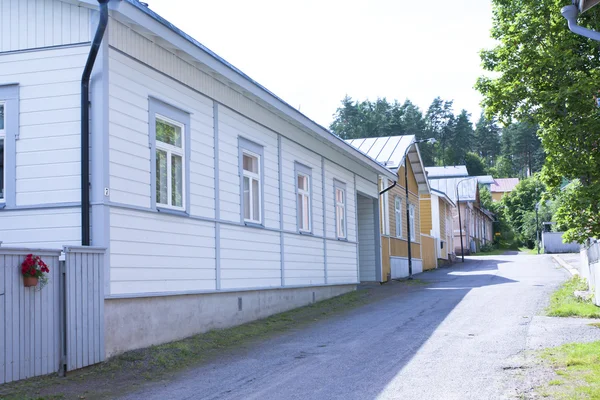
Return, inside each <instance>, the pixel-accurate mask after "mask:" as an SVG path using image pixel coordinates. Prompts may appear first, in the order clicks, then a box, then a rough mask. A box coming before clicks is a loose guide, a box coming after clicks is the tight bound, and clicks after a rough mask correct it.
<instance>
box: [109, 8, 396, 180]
mask: <svg viewBox="0 0 600 400" xmlns="http://www.w3.org/2000/svg"><path fill="white" fill-rule="evenodd" d="M118 1H124V2H126V3H128V4H130V5H132V6H133V7H135V8H136V9H138V10H140V11H141V12H143V13H144V14H146V15H147V16H149V17H150V18H152V19H154V20H155V21H157V22H159V23H160V24H162V25H163V26H165V27H166V28H168V29H169V30H171V31H172V32H174V33H175V34H177V35H179V36H180V37H182V38H183V39H185V40H187V41H188V42H190V43H191V44H192V45H194V46H196V47H197V48H199V49H200V50H202V51H203V52H205V53H206V54H208V55H209V56H210V57H212V58H214V59H215V60H216V61H217V62H219V63H221V64H223V65H224V66H225V67H226V68H229V69H230V70H232V71H233V72H234V73H236V74H238V75H240V76H241V77H242V78H244V79H245V80H247V81H248V82H250V83H251V84H252V85H254V86H256V87H257V88H258V89H259V90H262V91H263V92H265V93H266V94H267V95H269V96H271V97H272V98H273V99H275V100H276V101H278V102H279V103H281V104H282V105H284V106H285V107H286V108H288V109H289V111H290V112H292V113H294V114H296V115H297V116H299V117H301V118H304V119H305V120H306V121H308V122H309V123H311V124H313V125H314V126H315V127H317V128H318V129H320V130H322V131H323V132H324V133H327V134H328V135H329V136H330V137H331V141H332V142H334V141H336V142H337V141H339V142H340V143H343V146H344V148H345V149H346V150H348V152H349V153H351V154H352V153H354V155H355V156H358V155H360V156H362V157H366V158H367V159H368V161H369V162H367V160H363V161H364V163H365V164H367V165H369V164H371V165H370V166H371V167H372V168H373V169H375V170H378V171H379V172H380V173H384V174H386V175H387V172H391V171H390V170H389V169H388V168H386V167H385V166H383V165H381V164H380V163H379V162H377V161H376V160H374V159H372V158H371V157H369V156H367V155H366V154H364V153H362V152H361V151H359V150H358V149H356V148H355V147H354V146H352V145H351V144H349V143H346V142H345V141H344V139H342V138H340V137H339V136H337V135H335V134H334V133H333V132H331V131H330V130H329V129H327V128H325V127H324V126H322V125H321V124H319V123H317V122H315V121H314V120H312V119H311V118H309V117H308V116H306V115H305V114H303V113H302V112H300V111H298V110H297V109H296V108H294V107H293V106H292V105H290V104H289V103H287V102H286V101H285V100H283V99H282V98H280V97H279V96H277V95H276V94H275V93H273V92H271V91H270V90H269V89H267V88H266V87H264V86H263V85H261V84H260V83H258V82H257V81H255V80H254V79H252V78H250V76H248V75H246V74H245V73H244V72H242V71H241V70H240V69H238V68H237V67H235V66H234V65H233V64H231V63H229V62H228V61H226V60H225V59H224V58H222V57H220V56H219V55H217V53H215V52H214V51H212V50H210V49H209V48H208V47H206V46H204V45H203V44H202V43H200V42H198V41H197V40H196V39H194V38H193V37H191V36H190V35H188V34H187V33H185V32H184V31H182V30H181V29H179V28H177V27H176V26H175V25H174V24H172V23H170V22H169V21H167V20H166V19H165V18H163V17H161V16H160V15H159V14H158V13H156V12H154V11H153V10H151V9H150V8H149V7H146V6H144V5H143V4H141V3H140V2H139V1H137V0H118ZM299 122H300V121H299ZM303 125H305V126H306V127H307V128H308V129H310V126H308V125H306V124H303ZM336 139H337V140H336ZM350 150H351V151H350Z"/></svg>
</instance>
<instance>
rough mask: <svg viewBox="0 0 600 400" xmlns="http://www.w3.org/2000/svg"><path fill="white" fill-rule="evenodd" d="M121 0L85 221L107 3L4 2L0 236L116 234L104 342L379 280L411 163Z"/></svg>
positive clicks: (266, 309)
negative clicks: (386, 188) (343, 131)
mask: <svg viewBox="0 0 600 400" xmlns="http://www.w3.org/2000/svg"><path fill="white" fill-rule="evenodd" d="M108 7H109V9H110V18H109V20H108V28H107V31H106V33H105V35H104V40H103V41H102V43H101V45H100V49H99V53H98V58H97V60H96V62H95V64H94V69H93V71H92V75H91V86H90V109H89V111H90V124H91V125H90V132H91V134H90V136H89V140H90V147H89V148H90V174H89V177H90V185H89V194H90V203H89V204H90V214H89V215H90V219H91V223H90V228H89V231H88V230H87V228H86V222H85V218H82V209H83V210H86V209H87V207H86V202H85V201H83V202H82V191H81V187H82V183H81V182H82V162H81V160H82V154H83V152H82V151H81V148H82V146H81V132H82V131H83V129H82V118H81V115H80V112H81V109H80V102H81V88H80V81H81V76H82V71H83V69H84V65H85V64H86V60H87V58H88V54H89V53H90V49H91V42H92V39H93V37H94V35H95V33H96V30H97V25H98V21H99V12H98V8H99V5H98V3H97V2H95V1H92V0H81V1H77V0H29V1H27V2H25V1H21V0H18V1H15V0H0V115H1V118H0V170H1V171H2V173H0V179H1V181H0V182H1V185H0V242H3V246H16V245H18V246H26V247H33V248H61V247H62V246H64V245H79V244H81V242H82V239H84V237H85V235H86V232H89V235H90V237H91V240H90V243H89V244H91V245H93V246H99V247H105V248H107V249H108V255H109V256H108V257H106V265H105V277H106V281H105V286H104V291H105V298H106V300H105V325H106V352H107V355H112V354H116V353H119V352H122V351H125V350H128V349H133V348H140V347H144V346H147V345H151V344H156V343H161V342H167V341H171V340H175V339H178V338H183V337H186V336H189V335H192V334H195V333H198V332H202V331H206V330H208V329H212V328H218V327H225V326H230V325H233V324H237V323H243V322H246V321H249V320H252V319H256V318H260V317H264V316H267V315H269V314H273V313H275V312H280V311H283V310H286V309H289V308H292V307H295V306H300V305H305V304H309V303H311V302H314V301H316V300H321V299H324V298H327V297H331V296H334V295H337V294H341V293H344V292H347V291H350V290H353V289H354V288H355V286H356V284H357V283H358V282H359V280H360V277H361V276H362V278H363V279H364V280H372V281H380V280H381V251H380V236H379V202H378V197H379V194H378V181H379V180H380V179H389V180H396V179H397V177H396V175H395V174H394V173H393V172H391V171H389V170H388V169H387V168H385V167H383V166H381V165H380V164H378V163H377V162H376V161H374V160H372V159H370V158H369V157H367V156H365V155H364V154H362V153H360V152H359V151H358V150H356V149H354V148H353V147H352V146H350V145H349V144H347V143H345V142H344V141H343V140H341V139H339V138H338V137H336V136H334V135H333V134H331V133H330V132H329V131H327V130H326V129H325V128H323V127H321V126H319V125H318V124H316V123H315V122H313V121H312V120H310V119H309V118H307V117H306V116H305V115H303V114H301V113H300V112H299V111H297V110H296V109H294V108H293V107H291V106H289V105H288V104H287V103H285V102H284V101H282V100H281V99H280V98H278V97H277V96H275V95H274V94H273V93H271V92H269V91H268V90H267V89H265V88H264V87H262V86H260V85H259V84H258V83H256V82H255V81H253V80H252V79H250V78H249V77H248V76H246V75H245V74H244V73H242V72H241V71H239V70H237V69H236V68H235V67H233V66H232V65H230V64H228V63H227V62H226V61H224V60H223V59H221V58H220V57H218V56H217V55H216V54H214V53H213V52H211V51H210V50H208V49H207V48H205V47H204V46H202V45H201V44H200V43H198V42H196V41H195V40H194V39H192V38H190V37H189V36H187V35H186V34H184V33H183V32H181V31H180V30H178V29H177V28H176V27H174V26H173V25H172V24H170V23H169V22H167V21H165V20H164V19H162V18H161V17H160V16H158V15H156V14H155V13H154V12H152V11H151V10H150V9H149V8H148V7H147V6H145V5H144V4H142V3H139V2H138V1H135V0H110V2H109V3H108ZM84 148H85V146H84ZM84 175H86V174H84ZM84 193H85V192H84ZM85 214H87V213H85ZM85 214H84V216H85ZM359 238H360V240H359ZM84 244H85V243H84ZM361 271H363V272H362V273H361ZM366 271H368V272H366Z"/></svg>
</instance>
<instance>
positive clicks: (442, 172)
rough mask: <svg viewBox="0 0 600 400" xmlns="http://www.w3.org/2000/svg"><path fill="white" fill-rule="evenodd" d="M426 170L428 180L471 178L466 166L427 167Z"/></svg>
mask: <svg viewBox="0 0 600 400" xmlns="http://www.w3.org/2000/svg"><path fill="white" fill-rule="evenodd" d="M425 170H426V171H427V178H428V179H438V178H452V177H459V176H469V172H468V171H467V167H466V166H465V165H454V166H447V167H427V168H425Z"/></svg>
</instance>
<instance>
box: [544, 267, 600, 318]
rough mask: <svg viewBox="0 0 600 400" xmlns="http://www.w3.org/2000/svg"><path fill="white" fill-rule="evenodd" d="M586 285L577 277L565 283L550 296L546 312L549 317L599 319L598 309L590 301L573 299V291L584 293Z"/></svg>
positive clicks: (599, 309)
mask: <svg viewBox="0 0 600 400" xmlns="http://www.w3.org/2000/svg"><path fill="white" fill-rule="evenodd" d="M586 289H587V284H586V282H585V280H583V279H582V278H580V277H579V276H574V277H573V278H571V279H569V280H568V281H567V282H565V283H564V284H563V285H562V287H561V288H560V289H558V290H557V291H556V292H554V294H553V295H552V298H551V299H550V306H549V307H548V309H547V310H546V311H547V313H548V315H549V316H551V317H582V318H600V307H597V306H596V305H594V303H592V301H591V300H583V299H580V298H578V297H575V295H574V292H575V291H585V290H586Z"/></svg>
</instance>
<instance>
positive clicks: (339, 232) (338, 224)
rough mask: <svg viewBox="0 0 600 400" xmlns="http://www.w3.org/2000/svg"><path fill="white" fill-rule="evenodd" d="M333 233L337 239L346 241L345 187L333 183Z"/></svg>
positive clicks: (339, 183)
mask: <svg viewBox="0 0 600 400" xmlns="http://www.w3.org/2000/svg"><path fill="white" fill-rule="evenodd" d="M334 190H335V193H334V194H335V233H336V236H337V238H338V239H346V236H347V235H346V228H347V226H346V185H345V184H344V183H341V182H338V181H334Z"/></svg>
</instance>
